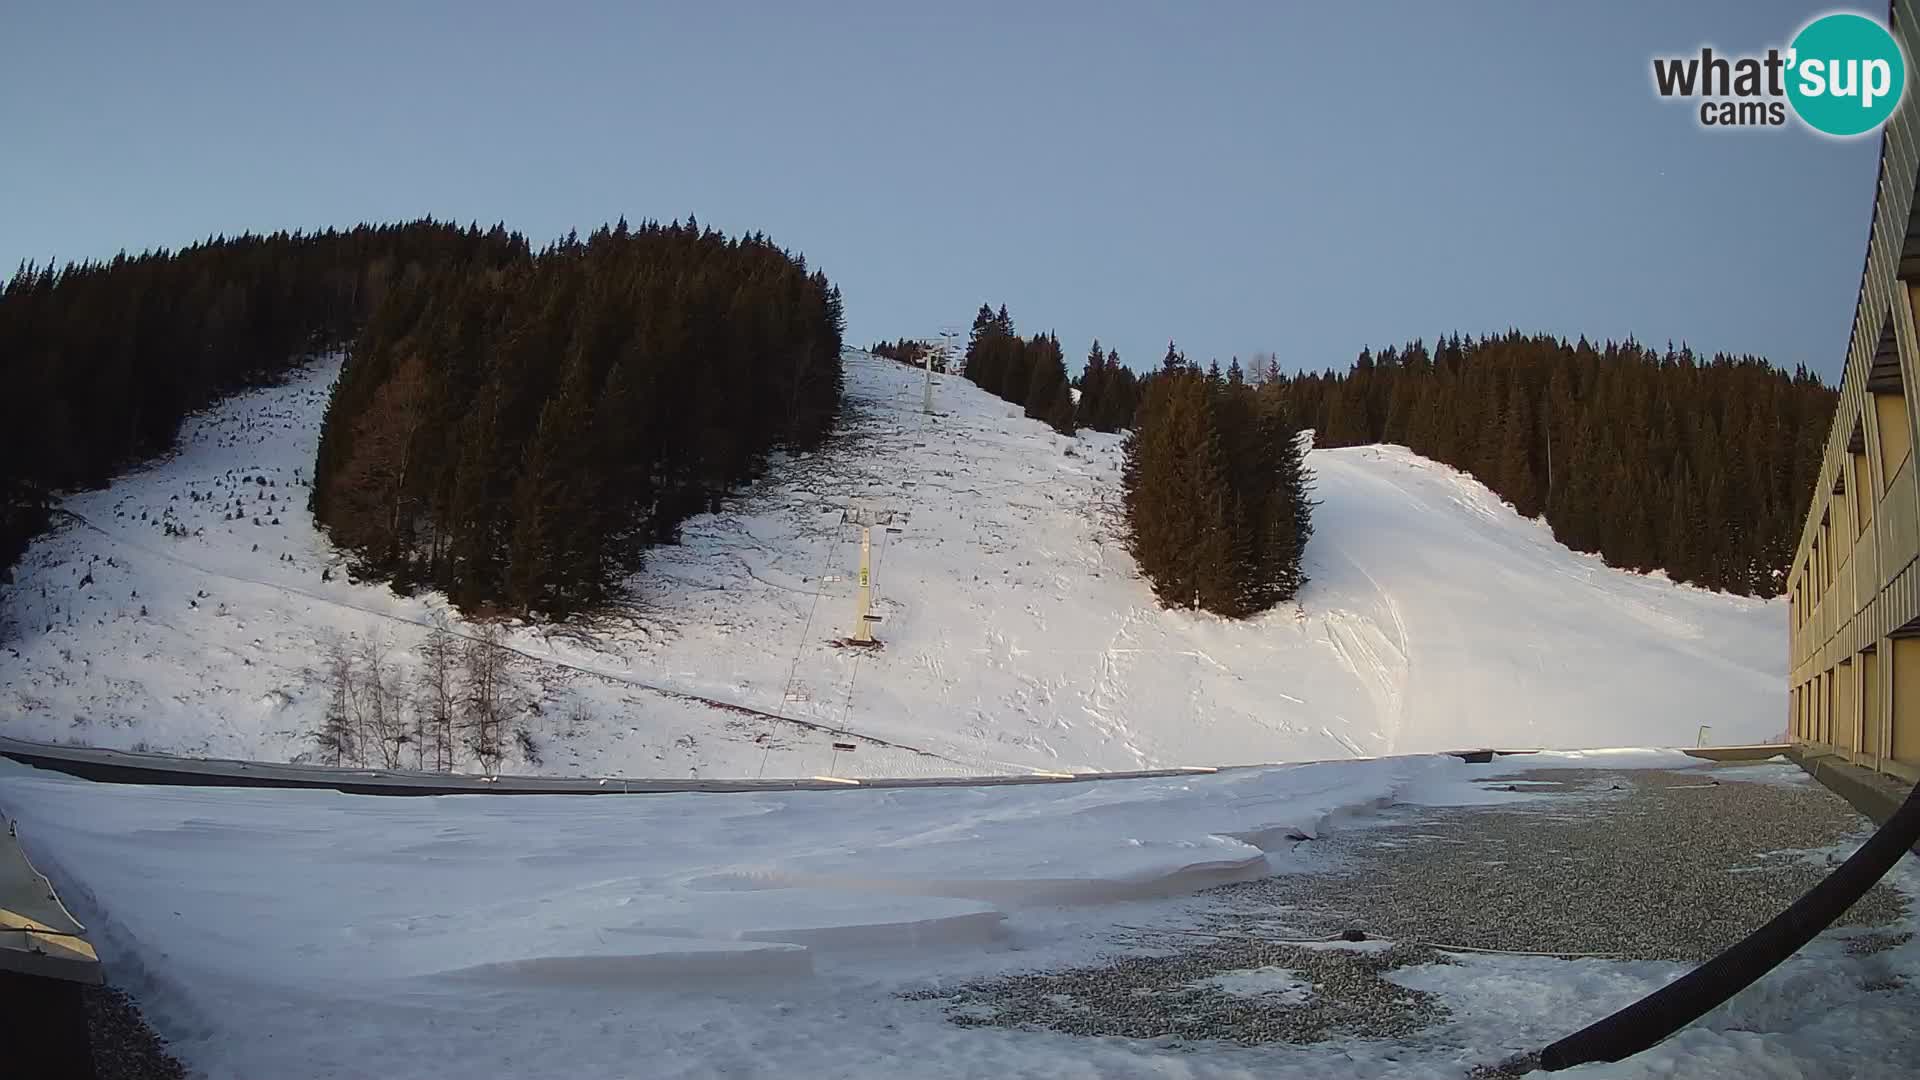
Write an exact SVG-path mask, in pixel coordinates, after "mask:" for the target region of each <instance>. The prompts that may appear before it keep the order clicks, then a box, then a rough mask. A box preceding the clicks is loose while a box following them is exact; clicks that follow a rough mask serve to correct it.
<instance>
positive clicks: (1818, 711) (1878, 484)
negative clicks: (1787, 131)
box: [1787, 0, 1920, 783]
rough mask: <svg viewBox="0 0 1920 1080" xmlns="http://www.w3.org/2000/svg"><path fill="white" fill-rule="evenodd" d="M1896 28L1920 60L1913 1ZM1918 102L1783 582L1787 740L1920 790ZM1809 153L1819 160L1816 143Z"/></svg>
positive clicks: (1884, 147)
mask: <svg viewBox="0 0 1920 1080" xmlns="http://www.w3.org/2000/svg"><path fill="white" fill-rule="evenodd" d="M1892 27H1893V32H1894V34H1895V35H1896V36H1897V37H1898V38H1899V39H1900V43H1901V45H1902V47H1903V48H1904V49H1905V50H1906V54H1907V56H1908V57H1910V58H1911V57H1920V33H1917V32H1920V22H1916V16H1915V11H1914V7H1913V0H1900V2H1898V3H1896V4H1894V5H1893V22H1892ZM1913 99H1914V94H1913V93H1912V92H1911V90H1909V92H1908V93H1907V95H1906V98H1905V100H1904V101H1902V102H1901V105H1900V107H1899V109H1898V110H1896V111H1895V112H1894V114H1893V117H1892V118H1891V119H1890V120H1889V121H1888V123H1887V125H1886V127H1885V128H1884V129H1883V131H1882V135H1881V143H1880V180H1879V186H1878V189H1877V192H1876V194H1875V196H1874V209H1873V230H1872V234H1871V237H1870V238H1869V240H1868V243H1867V260H1866V270H1865V273H1864V274H1863V276H1862V280H1861V283H1860V301H1859V307H1858V309H1857V310H1856V312H1855V313H1854V321H1853V339H1852V342H1851V343H1850V344H1849V346H1848V350H1847V364H1846V372H1845V374H1844V375H1843V376H1842V377H1841V381H1840V402H1839V406H1838V408H1837V410H1836V412H1835V414H1834V420H1833V427H1832V429H1831V430H1830V431H1829V432H1828V433H1827V442H1826V453H1825V456H1824V458H1823V459H1822V462H1821V466H1820V474H1819V478H1818V480H1817V481H1816V483H1815V485H1814V490H1813V500H1812V505H1811V506H1810V507H1809V509H1808V512H1807V521H1806V526H1805V529H1804V531H1803V532H1802V534H1801V537H1800V546H1799V549H1798V550H1797V551H1796V552H1795V554H1794V559H1793V568H1792V570H1791V571H1790V573H1789V575H1788V578H1787V595H1788V600H1789V615H1788V624H1789V638H1790V645H1789V650H1790V651H1789V676H1788V685H1789V687H1790V691H1789V694H1788V731H1789V733H1790V735H1791V738H1792V740H1793V742H1794V743H1795V744H1797V745H1798V746H1799V747H1800V749H1801V750H1802V751H1803V752H1804V753H1808V754H1813V755H1820V754H1828V755H1834V756H1837V757H1840V758H1842V759H1844V760H1847V761H1850V762H1853V763H1855V764H1858V765H1863V766H1866V767H1868V768H1871V769H1874V770H1876V771H1878V772H1881V773H1884V774H1887V775H1890V776H1894V777H1897V778H1899V779H1902V780H1905V781H1908V782H1909V783H1915V782H1920V565H1916V556H1920V465H1916V463H1915V461H1914V447H1913V437H1914V431H1915V430H1916V428H1917V427H1920V412H1916V410H1917V409H1920V330H1916V327H1920V219H1916V217H1915V209H1916V205H1915V198H1914V187H1915V184H1916V182H1917V181H1920V123H1917V122H1916V116H1915V111H1916V110H1915V107H1914V100H1913ZM1808 152H1809V153H1812V152H1817V148H1812V149H1810V150H1809V151H1808Z"/></svg>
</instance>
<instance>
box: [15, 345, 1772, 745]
mask: <svg viewBox="0 0 1920 1080" xmlns="http://www.w3.org/2000/svg"><path fill="white" fill-rule="evenodd" d="M335 371H336V368H335V367H334V366H333V365H332V364H329V363H324V362H323V363H317V364H315V365H312V366H310V367H309V368H308V369H306V370H305V371H303V372H301V373H299V374H297V375H296V376H295V377H294V378H293V379H291V380H290V381H288V382H287V383H286V384H285V385H283V386H279V387H275V388H270V389H264V390H259V391H254V392H251V393H247V394H244V395H241V396H238V397H236V398H234V399H232V400H230V401H228V402H226V403H225V404H223V405H221V406H220V407H218V408H216V409H214V410H211V411H209V412H208V413H206V414H203V415H201V416H197V417H194V418H191V419H190V420H189V421H188V423H187V424H186V425H185V427H184V428H183V431H182V436H181V440H180V446H179V450H178V452H177V453H176V454H175V455H174V456H172V457H171V458H169V459H167V460H165V461H163V462H160V463H157V464H155V465H153V466H151V467H148V468H145V469H142V470H139V471H137V472H134V473H132V474H130V475H127V476H124V477H122V478H121V479H120V480H119V481H117V482H116V483H114V484H113V485H112V486H111V487H110V488H108V489H107V490H104V491H97V492H87V493H81V494H77V495H74V496H72V497H70V498H68V499H66V500H65V501H64V503H63V510H64V511H65V513H64V515H63V516H62V520H63V521H64V522H65V524H64V525H63V526H62V527H61V528H60V529H59V530H58V531H57V532H55V533H53V534H51V535H49V536H47V537H44V538H42V539H41V540H40V541H39V542H38V543H36V544H35V545H34V547H33V548H32V549H31V550H30V551H29V552H28V554H27V555H26V557H25V558H24V559H23V560H22V562H21V564H20V566H19V567H18V568H17V580H16V582H15V584H14V585H13V586H11V587H10V588H8V589H7V590H6V591H5V596H4V606H3V607H0V625H4V626H5V627H6V635H7V641H6V646H7V648H6V651H5V652H3V653H0V732H4V733H6V734H9V735H13V736H15V737H19V738H30V739H41V740H49V741H63V740H78V741H82V742H87V743H92V744H96V745H104V746H115V747H145V748H152V749H156V750H175V751H179V752H184V753H189V754H208V755H219V756H228V757H260V758H269V759H283V760H284V759H293V758H298V757H300V756H301V755H304V754H308V753H310V752H311V751H312V749H313V742H312V739H311V734H312V731H313V730H314V728H315V727H317V725H318V722H319V719H320V715H321V711H322V709H323V707H324V704H325V700H326V694H325V690H324V687H323V685H322V679H321V672H320V657H321V655H322V653H323V651H324V647H325V644H326V642H327V641H328V640H329V639H330V638H333V637H349V638H359V639H366V638H373V639H376V640H378V641H379V642H381V643H382V644H384V645H387V646H389V647H390V648H391V649H392V650H393V654H392V655H393V656H394V658H395V660H396V662H397V664H398V665H399V666H400V667H401V668H402V669H404V668H406V667H407V666H408V665H410V664H412V663H413V662H414V661H415V658H416V652H415V650H417V648H418V646H419V645H420V643H421V642H422V640H423V639H424V635H425V633H426V627H427V626H428V625H429V624H430V623H431V621H432V620H433V619H434V618H435V617H436V616H442V615H448V614H449V613H448V612H447V611H446V605H445V604H444V602H443V601H442V600H441V599H440V598H438V597H433V596H427V597H414V598H407V597H400V596H396V595H394V594H393V593H392V592H391V591H390V590H388V589H386V588H384V587H382V586H379V585H376V584H356V583H353V582H351V581H349V580H347V575H346V574H345V572H344V566H343V565H342V563H341V560H340V557H339V555H338V553H337V552H335V551H334V550H333V549H332V547H331V546H330V545H329V544H328V543H327V541H326V539H325V537H324V536H322V535H321V534H319V533H318V532H317V531H316V530H315V528H314V526H313V523H312V520H311V518H310V517H309V516H308V515H307V514H306V512H305V503H306V494H307V489H306V487H305V486H304V485H305V482H306V479H307V478H309V477H310V476H311V462H312V457H313V449H314V440H315V438H316V437H317V432H318V427H319V419H320V415H321V412H322V410H323V409H324V406H325V400H326V392H327V388H328V386H329V385H330V383H331V380H332V378H333V377H334V374H335ZM922 379H923V376H922V374H921V373H920V372H919V371H917V370H913V369H909V368H905V367H902V366H900V365H897V364H894V363H893V362H891V361H887V360H882V359H877V358H874V357H871V356H869V355H867V354H865V353H851V354H849V357H848V363H847V396H846V417H845V421H844V424H843V431H842V433H841V434H840V435H839V436H838V437H836V439H835V440H834V441H833V442H832V443H831V444H830V445H829V446H828V447H827V448H826V449H824V450H822V451H820V452H818V453H813V454H808V455H805V456H801V457H795V458H784V459H778V460H776V461H774V462H773V463H772V464H771V467H770V469H769V473H768V477H767V479H766V480H765V481H764V482H763V483H761V484H760V485H759V486H757V487H756V488H755V489H754V490H752V491H750V492H747V493H744V494H743V495H741V496H739V497H738V498H736V499H734V500H733V501H732V502H731V504H730V505H729V506H728V507H727V508H726V509H725V510H724V512H722V513H719V514H715V515H707V516H703V517H699V518H696V519H694V520H692V521H690V522H689V523H688V524H687V526H686V528H685V531H684V543H683V544H682V545H681V546H678V547H667V548H661V549H657V550H656V551H655V552H654V553H653V554H652V557H651V560H650V565H649V567H648V569H647V570H646V571H645V572H644V573H642V574H640V575H638V576H636V577H635V578H634V579H633V580H632V581H631V582H630V592H631V595H632V597H633V599H634V601H635V603H634V605H633V606H632V608H631V609H630V610H625V611H621V612H618V613H615V614H614V615H611V616H609V617H608V618H605V619H601V620H598V621H596V622H594V623H593V624H591V625H584V624H583V625H573V626H566V627H559V628H552V627H547V628H543V627H539V626H524V625H523V626H518V627H516V628H515V629H514V631H513V633H512V635H511V639H510V640H511V643H512V645H513V646H514V647H515V648H516V649H518V650H519V651H520V652H521V653H522V654H524V656H525V660H524V661H523V663H522V672H523V678H524V679H525V681H526V684H527V687H528V690H529V701H530V703H531V705H532V707H531V708H529V710H528V711H527V712H526V713H525V715H524V716H523V717H522V719H521V721H520V723H519V726H520V727H521V728H522V729H523V730H524V731H525V733H526V736H527V738H526V740H525V741H524V742H516V744H515V746H516V751H515V752H516V754H518V755H519V756H518V757H517V758H515V759H511V760H510V761H509V763H508V768H509V769H510V770H512V771H521V772H548V773H581V772H590V773H605V774H626V775H656V776H686V775H689V774H691V775H696V776H715V775H723V774H727V775H748V776H752V775H765V776H779V775H812V774H818V773H823V772H833V773H836V774H838V775H850V776H861V775H923V774H947V775H952V774H979V773H996V772H1007V771H1029V770H1035V769H1040V770H1080V769H1130V768H1142V767H1170V766H1181V765H1194V764H1218V763H1230V762H1263V761H1289V760H1304V759H1324V758H1342V757H1354V756H1373V755H1384V754H1393V753H1410V752H1425V751H1433V750H1441V749H1449V748H1458V747H1465V746H1481V745H1498V746H1507V747H1580V746H1619V745H1676V744H1688V745H1691V744H1692V743H1693V742H1694V741H1695V739H1696V736H1697V733H1698V729H1699V728H1700V726H1702V725H1708V726H1710V727H1711V728H1712V731H1711V736H1710V737H1711V739H1712V740H1713V741H1716V742H1737V741H1753V740H1759V739H1765V738H1769V737H1771V736H1773V735H1775V734H1777V732H1778V730H1779V729H1780V728H1781V726H1782V721H1781V717H1780V694H1779V687H1780V682H1781V679H1782V678H1783V671H1784V662H1785V625H1784V621H1785V610H1786V609H1785V605H1784V602H1782V601H1777V600H1776V601H1757V600H1750V599H1743V598H1737V597H1732V596H1728V595H1724V594H1716V593H1709V592H1705V591H1703V590H1699V589H1695V588H1691V587H1684V586H1676V585H1674V584H1672V583H1670V582H1668V581H1666V580H1664V579H1663V578H1661V577H1659V576H1657V575H1656V576H1643V575H1635V574H1628V573H1623V572H1619V571H1615V570H1611V569H1609V568H1607V567H1606V566H1604V565H1603V564H1602V563H1601V562H1600V561H1599V560H1598V559H1597V558H1595V557H1591V556H1586V555H1581V554H1577V553H1574V552H1570V551H1568V550H1567V549H1566V548H1564V547H1562V546H1561V545H1559V544H1558V543H1556V542H1555V541H1554V540H1553V537H1552V535H1551V532H1550V531H1549V530H1548V529H1547V527H1546V526H1545V525H1544V524H1541V523H1539V522H1533V521H1525V520H1521V519H1520V518H1519V517H1518V516H1517V515H1515V514H1514V513H1513V511H1512V510H1511V509H1510V508H1508V507H1507V506H1506V505H1504V504H1503V503H1501V502H1500V501H1499V499H1498V498H1497V497H1495V496H1493V495H1492V494H1491V493H1490V492H1489V491H1488V490H1487V489H1486V488H1485V487H1484V486H1482V485H1481V484H1479V483H1477V482H1476V481H1474V480H1473V479H1471V478H1470V477H1467V476H1465V475H1464V474H1461V473H1459V472H1456V471H1454V470H1452V469H1450V468H1447V467H1445V466H1441V465H1438V464H1435V463H1433V462H1431V461H1428V460H1425V459H1423V458H1420V457H1418V456H1416V455H1414V454H1412V453H1410V452H1408V451H1406V450H1404V449H1401V448H1397V447H1364V448H1352V449H1341V450H1321V451H1315V452H1313V453H1312V454H1311V455H1309V457H1308V465H1309V467H1310V468H1311V470H1312V471H1313V474H1314V481H1315V496H1316V498H1317V499H1318V500H1319V504H1320V505H1319V507H1318V509H1317V511H1316V514H1315V535H1314V539H1313V542H1312V544H1311V545H1310V547H1309V549H1308V553H1307V570H1308V573H1309V574H1310V575H1311V576H1312V582H1311V584H1310V585H1309V586H1308V587H1307V589H1306V590H1305V591H1303V593H1302V594H1301V596H1300V597H1299V601H1298V603H1297V604H1291V605H1286V606H1284V607H1283V608H1281V609H1278V610H1275V611H1272V612H1269V613H1267V614H1266V615H1264V616H1262V617H1260V618H1257V619H1253V620H1249V621H1246V622H1240V623H1233V622H1227V621H1223V620H1221V619H1218V618H1216V617H1213V616H1210V615H1205V614H1194V613H1184V612H1165V611H1161V610H1159V609H1158V608H1157V607H1156V606H1155V604H1154V602H1153V600H1152V597H1151V594H1150V592H1149V591H1148V589H1147V586H1146V584H1145V582H1144V581H1142V580H1141V579H1140V578H1139V576H1138V574H1137V572H1136V571H1135V568H1134V565H1133V562H1132V560H1131V558H1130V557H1129V556H1128V554H1127V553H1126V550H1125V547H1124V544H1123V542H1122V540H1121V526H1122V521H1121V514H1120V493H1119V465H1120V459H1121V450H1120V445H1121V443H1120V439H1119V438H1117V437H1114V436H1105V435H1100V434H1097V433H1093V432H1082V433H1081V435H1080V437H1078V438H1076V439H1067V438H1064V437H1061V436H1058V435H1056V434H1054V433H1053V432H1051V431H1050V430H1048V429H1047V428H1046V427H1045V426H1044V425H1042V424H1040V423H1038V422H1036V421H1031V420H1028V419H1026V418H1025V417H1024V416H1022V415H1020V412H1019V410H1018V409H1017V408H1016V407H1013V406H1009V405H1007V404H1006V403H1005V402H1002V401H1000V400H998V399H997V398H994V397H992V396H991V395H988V394H986V393H983V392H981V391H979V390H977V389H976V388H974V387H973V386H971V385H970V384H968V383H966V382H964V381H963V380H960V379H957V378H947V377H944V376H936V377H935V382H936V391H935V392H936V397H937V406H938V415H937V416H933V417H928V416H925V415H923V414H922V413H921V412H920V401H921V382H922ZM850 506H862V507H866V508H870V509H876V510H892V511H895V512H896V516H895V517H894V519H893V523H892V525H891V527H887V528H877V529H875V530H874V533H873V582H874V589H875V594H876V600H875V613H876V614H878V615H879V616H880V618H881V621H880V622H879V623H877V624H876V633H877V635H878V636H879V637H880V638H881V639H882V640H883V642H884V646H883V647H882V648H880V649H878V650H873V651H868V650H859V649H852V648H845V647H842V646H841V645H840V644H839V643H838V641H837V640H836V639H839V638H843V637H844V636H846V634H847V633H848V629H849V624H850V623H851V620H852V616H853V592H854V579H855V577H856V573H857V571H856V568H857V565H858V544H857V532H856V531H855V530H853V529H852V528H850V527H848V526H846V525H844V524H843V523H842V517H843V511H844V510H845V509H847V508H848V507H850ZM453 625H454V626H455V628H456V629H458V628H459V627H460V626H461V625H462V624H461V622H460V621H459V620H458V618H457V617H454V618H453ZM840 742H849V743H852V744H853V745H855V746H856V750H855V751H854V752H841V751H836V750H835V749H834V744H835V743H840ZM469 767H470V766H469Z"/></svg>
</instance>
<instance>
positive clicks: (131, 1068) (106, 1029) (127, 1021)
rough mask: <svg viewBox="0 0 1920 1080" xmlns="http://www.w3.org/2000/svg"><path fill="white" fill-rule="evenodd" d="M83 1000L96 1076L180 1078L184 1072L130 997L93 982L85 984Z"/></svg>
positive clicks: (102, 1079) (102, 1078) (120, 1079)
mask: <svg viewBox="0 0 1920 1080" xmlns="http://www.w3.org/2000/svg"><path fill="white" fill-rule="evenodd" d="M84 1001H85V1003H86V1009H87V1036H88V1038H89V1040H90V1041H91V1043H92V1046H93V1068H94V1071H95V1072H96V1074H97V1075H98V1080H183V1078H184V1077H185V1076H186V1075H187V1073H186V1070H185V1069H183V1068H181V1067H180V1063H179V1062H178V1061H175V1060H174V1059H173V1057H172V1055H170V1054H168V1053H167V1044H166V1043H165V1042H163V1041H162V1040H161V1038H160V1036H158V1035H155V1034H154V1033H153V1029H152V1028H149V1027H148V1026H147V1022H146V1021H145V1020H144V1019H142V1018H141V1016H140V1009H139V1007H138V1006H136V1005H135V1004H134V1003H133V999H132V998H129V997H128V996H127V995H125V994H123V993H121V992H120V991H119V990H116V989H114V988H113V987H111V986H96V987H88V988H87V990H86V991H85V992H84Z"/></svg>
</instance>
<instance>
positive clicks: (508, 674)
mask: <svg viewBox="0 0 1920 1080" xmlns="http://www.w3.org/2000/svg"><path fill="white" fill-rule="evenodd" d="M505 638H506V634H505V633H504V632H503V631H502V630H501V629H500V626H499V624H497V623H483V624H481V625H480V627H479V628H478V629H477V630H475V632H474V634H473V636H472V637H471V638H468V639H467V640H466V642H464V643H463V646H462V648H461V650H460V658H461V667H462V668H463V669H464V671H465V674H466V680H465V681H466V713H465V715H464V716H463V717H462V721H463V723H462V726H463V728H464V729H465V734H466V744H467V749H468V750H470V751H472V752H473V756H474V758H475V759H476V760H477V761H479V763H480V768H481V770H482V771H483V772H485V773H486V774H487V775H489V776H491V775H493V774H495V773H497V772H498V771H499V769H500V762H501V760H502V759H503V758H504V757H505V756H506V725H507V720H508V718H509V717H510V716H512V714H513V712H514V711H515V709H516V708H517V707H518V697H519V692H518V688H517V686H516V685H515V682H514V671H513V668H514V661H516V660H517V659H519V657H518V654H516V653H514V652H512V651H511V650H509V649H507V648H506V647H505V645H504V641H505Z"/></svg>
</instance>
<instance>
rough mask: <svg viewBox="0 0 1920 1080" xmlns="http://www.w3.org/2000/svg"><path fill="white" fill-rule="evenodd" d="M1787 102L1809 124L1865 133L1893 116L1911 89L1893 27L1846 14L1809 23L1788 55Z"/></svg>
mask: <svg viewBox="0 0 1920 1080" xmlns="http://www.w3.org/2000/svg"><path fill="white" fill-rule="evenodd" d="M1787 72H1788V74H1787V100H1788V101H1790V102H1792V104H1793V111H1794V112H1796V113H1798V114H1799V116H1800V119H1802V120H1804V121H1806V123H1807V126H1808V127H1811V128H1813V129H1814V130H1815V131H1819V132H1824V133H1825V134H1828V135H1838V136H1842V137H1845V136H1850V135H1864V134H1866V133H1867V132H1869V131H1873V130H1876V129H1878V128H1879V127H1880V125H1881V124H1884V123H1886V122H1887V117H1889V116H1891V115H1893V110H1894V107H1895V106H1897V105H1899V104H1900V98H1901V96H1902V95H1903V94H1904V93H1905V92H1906V88H1907V60H1906V57H1905V56H1903V55H1901V52H1900V43H1899V42H1897V41H1895V40H1893V35H1892V34H1890V33H1888V32H1887V28H1886V27H1884V26H1881V25H1880V24H1879V23H1877V22H1874V21H1873V20H1872V19H1869V18H1867V17H1866V16H1865V15H1855V14H1851V13H1848V12H1840V13H1836V14H1833V15H1823V16H1821V17H1820V18H1818V19H1815V20H1813V21H1812V22H1810V23H1808V24H1807V25H1806V27H1805V28H1803V29H1802V30H1801V31H1800V33H1799V34H1798V35H1796V36H1795V37H1794V39H1793V44H1792V45H1791V46H1790V47H1789V50H1788V53H1787Z"/></svg>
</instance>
